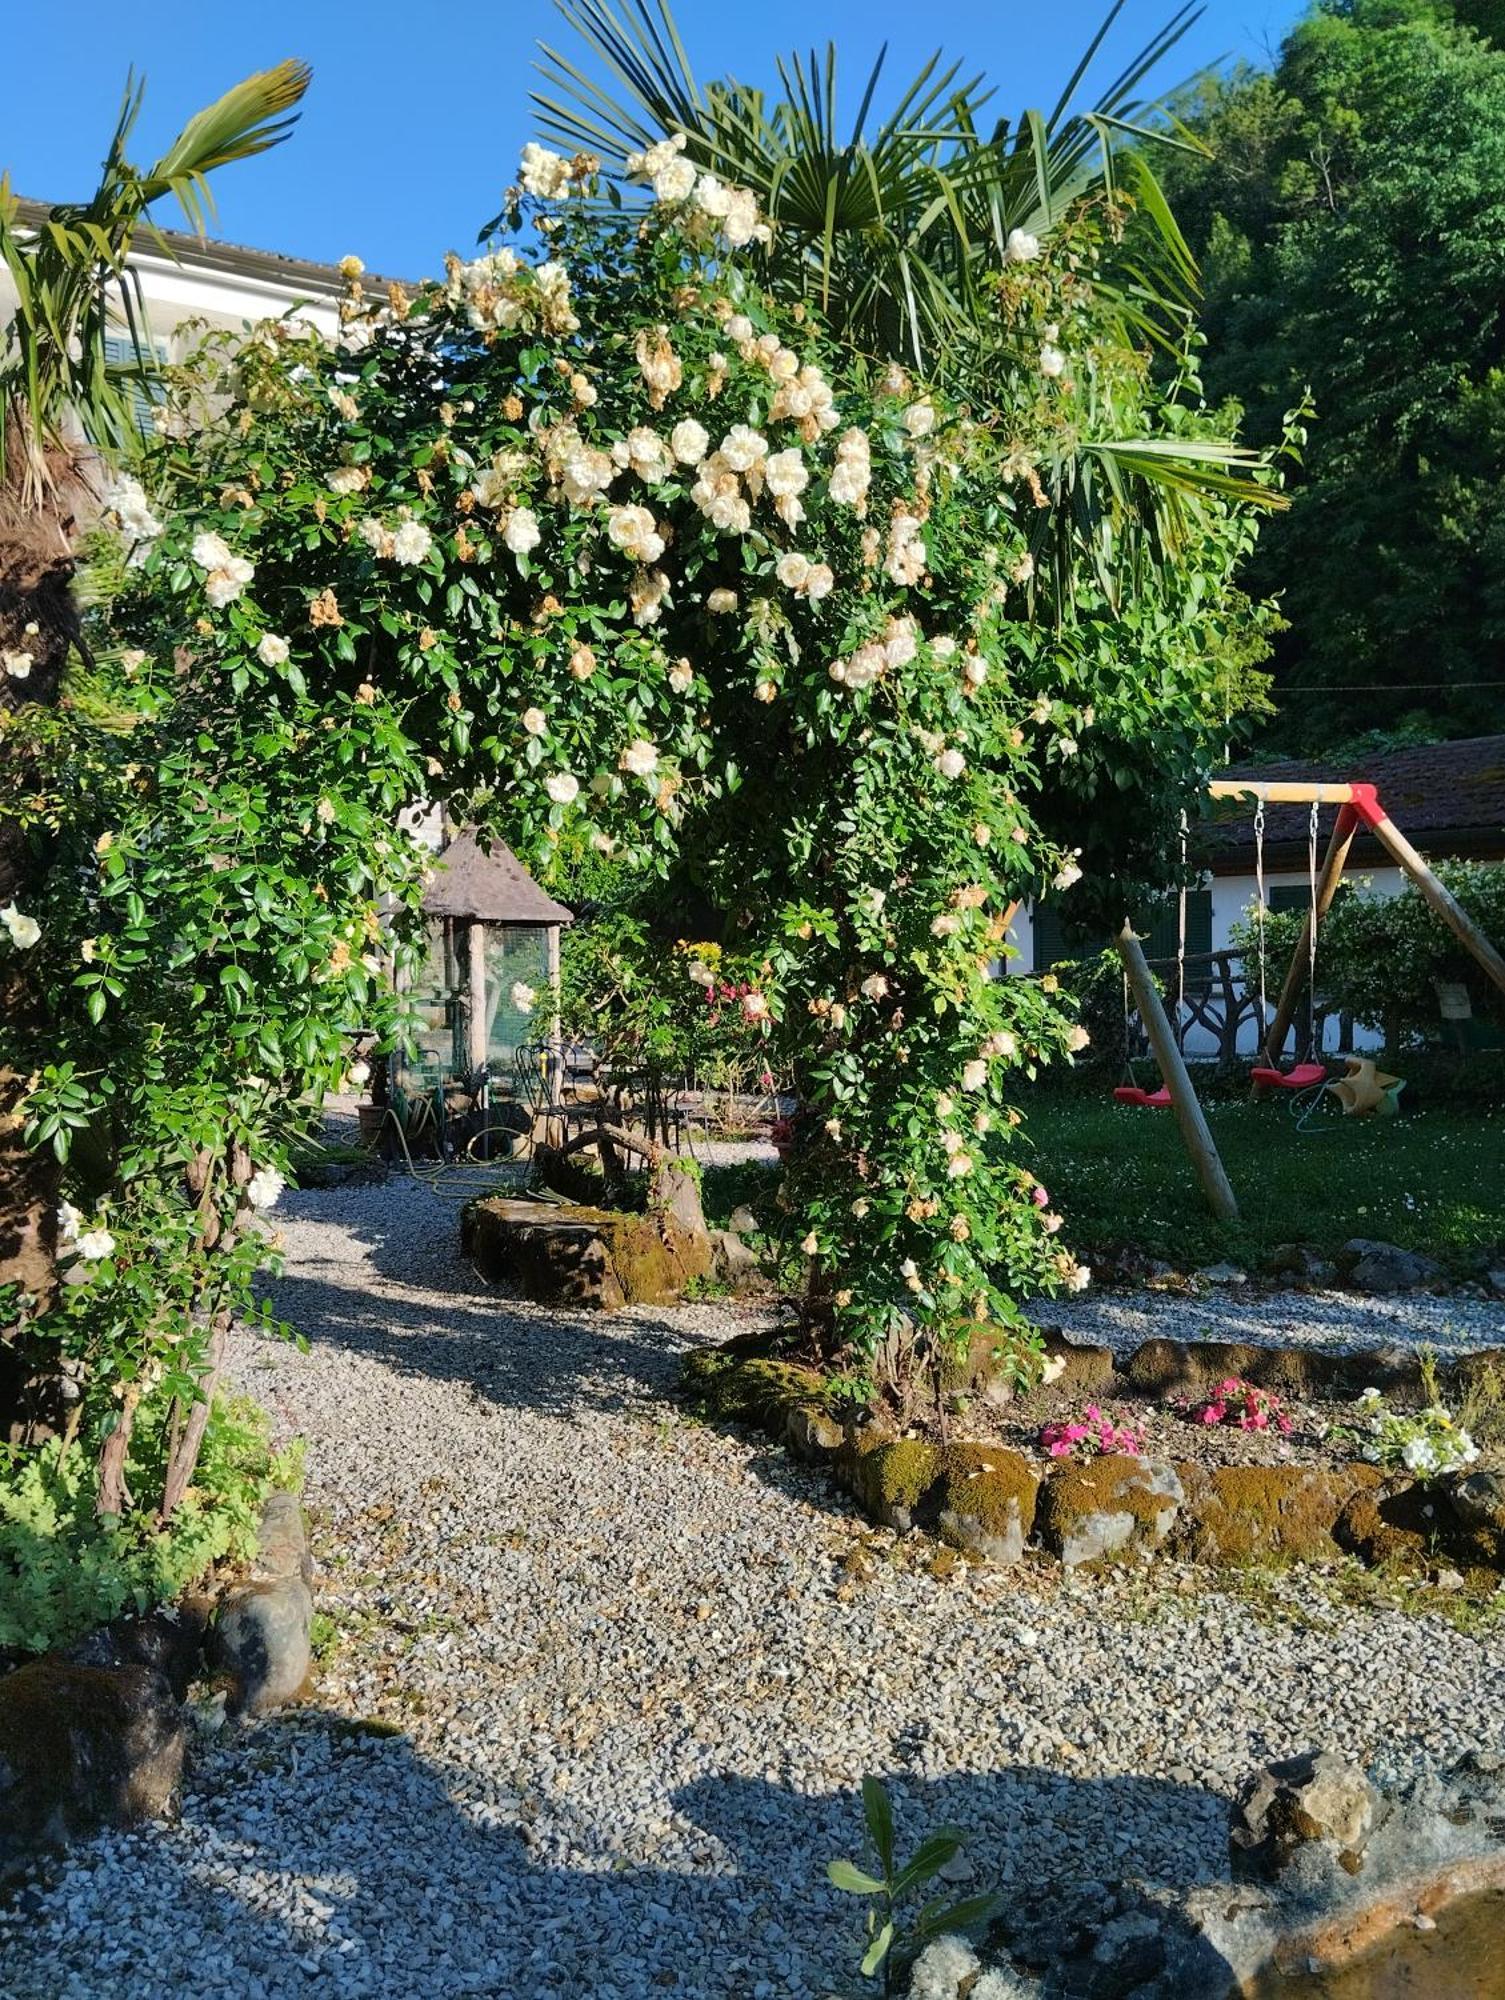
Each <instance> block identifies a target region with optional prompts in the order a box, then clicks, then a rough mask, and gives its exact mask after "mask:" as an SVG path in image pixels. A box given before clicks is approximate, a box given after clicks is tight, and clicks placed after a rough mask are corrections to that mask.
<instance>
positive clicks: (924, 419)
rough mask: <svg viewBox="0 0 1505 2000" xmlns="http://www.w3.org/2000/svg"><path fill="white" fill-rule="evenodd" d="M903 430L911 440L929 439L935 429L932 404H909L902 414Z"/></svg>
mask: <svg viewBox="0 0 1505 2000" xmlns="http://www.w3.org/2000/svg"><path fill="white" fill-rule="evenodd" d="M904 428H905V430H907V431H908V432H909V435H910V436H911V437H912V438H923V437H929V435H930V433H931V432H932V431H933V430H934V429H935V406H934V404H933V403H911V404H910V406H909V408H908V409H907V410H906V411H905V412H904Z"/></svg>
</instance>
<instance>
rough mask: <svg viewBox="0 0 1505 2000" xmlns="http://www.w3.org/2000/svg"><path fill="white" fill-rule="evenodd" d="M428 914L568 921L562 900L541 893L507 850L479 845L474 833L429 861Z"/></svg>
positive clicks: (461, 837)
mask: <svg viewBox="0 0 1505 2000" xmlns="http://www.w3.org/2000/svg"><path fill="white" fill-rule="evenodd" d="M423 909H424V914H425V916H430V917H480V918H482V919H484V921H485V922H487V923H491V924H567V923H570V922H571V921H572V918H571V916H570V912H569V911H568V910H567V909H566V908H565V907H564V905H563V903H556V902H555V901H554V899H553V897H552V896H546V895H545V894H544V892H543V890H542V889H540V888H539V886H538V884H537V883H536V882H535V881H534V880H533V877H532V876H531V875H530V874H529V873H528V871H527V869H526V868H524V866H523V864H522V863H521V862H520V861H519V860H518V858H517V856H516V855H515V854H514V853H513V852H512V850H511V848H509V847H503V845H502V844H501V842H500V841H499V840H498V841H494V842H493V843H492V845H491V848H490V851H489V852H487V851H486V850H485V849H483V848H482V846H481V844H480V842H479V841H478V840H477V838H476V836H475V834H474V833H462V834H460V835H459V837H458V838H457V839H455V840H452V841H451V842H450V844H449V846H448V847H446V848H445V850H444V852H443V853H442V854H440V855H437V856H436V857H435V860H434V875H433V880H432V881H431V882H430V883H429V885H428V887H427V888H426V889H425V890H424V892H423Z"/></svg>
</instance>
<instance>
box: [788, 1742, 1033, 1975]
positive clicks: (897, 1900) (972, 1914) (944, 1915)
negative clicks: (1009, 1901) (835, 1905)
mask: <svg viewBox="0 0 1505 2000" xmlns="http://www.w3.org/2000/svg"><path fill="white" fill-rule="evenodd" d="M862 1814H863V1818H864V1820H865V1821H866V1823H867V1836H868V1846H869V1848H870V1849H871V1855H872V1858H873V1860H874V1861H875V1863H876V1865H877V1870H878V1872H877V1873H876V1874H873V1873H870V1872H869V1871H868V1870H867V1869H865V1868H859V1867H858V1866H857V1864H856V1862H855V1861H831V1862H828V1863H827V1865H826V1875H827V1877H828V1878H829V1880H830V1882H831V1885H832V1887H833V1888H837V1889H844V1890H845V1891H846V1892H847V1893H848V1894H849V1895H853V1896H863V1897H866V1898H867V1899H868V1910H867V1945H866V1949H865V1950H864V1952H863V1955H862V1966H861V1970H862V1976H863V1978H864V1979H878V1980H880V1981H881V1987H882V1991H883V1993H884V1994H885V1995H888V1994H894V1993H897V1992H898V1991H899V1981H900V1979H901V1978H902V1977H903V1975H904V1974H905V1972H907V1970H908V1968H909V1967H910V1966H911V1965H912V1964H913V1962H914V1960H915V1958H916V1957H917V1956H918V1955H919V1953H920V1952H921V1951H923V1950H924V1948H925V1946H926V1945H927V1944H929V1943H930V1942H931V1941H932V1940H933V1939H935V1938H938V1937H942V1936H948V1935H958V1936H966V1935H970V1934H971V1933H972V1932H975V1931H977V1930H980V1929H981V1928H982V1926H983V1925H984V1924H986V1923H987V1922H988V1921H989V1920H990V1919H991V1918H992V1917H993V1916H994V1914H995V1913H996V1911H997V1908H998V1903H999V1898H998V1897H997V1895H996V1894H990V1895H985V1896H968V1897H963V1898H954V1897H948V1896H946V1895H944V1894H941V1895H938V1896H936V1895H931V1896H928V1897H926V1900H924V1901H920V1900H919V1898H920V1897H921V1896H922V1895H924V1894H925V1892H926V1891H927V1890H928V1889H929V1888H930V1886H931V1885H932V1884H933V1883H934V1882H935V1881H936V1879H937V1877H938V1876H939V1875H940V1873H941V1870H942V1869H943V1868H945V1867H946V1865H947V1864H948V1863H949V1862H951V1861H954V1860H955V1859H956V1857H957V1855H958V1854H960V1853H961V1851H962V1849H963V1848H964V1847H965V1846H966V1842H967V1837H966V1835H965V1834H964V1833H962V1832H961V1831H960V1830H959V1829H958V1828H956V1827H953V1826H943V1827H939V1828H937V1830H936V1831H935V1832H934V1833H932V1834H928V1835H927V1836H926V1838H925V1839H924V1840H922V1841H921V1842H920V1845H919V1846H918V1847H917V1848H916V1849H915V1851H914V1853H913V1854H912V1855H911V1856H910V1857H909V1859H908V1861H904V1862H901V1861H900V1860H899V1859H898V1857H897V1855H896V1853H895V1849H894V1815H893V1808H892V1806H891V1805H890V1803H889V1797H888V1793H887V1792H886V1791H885V1790H884V1789H883V1786H882V1785H881V1784H880V1783H879V1782H878V1780H877V1779H876V1778H864V1779H863V1781H862Z"/></svg>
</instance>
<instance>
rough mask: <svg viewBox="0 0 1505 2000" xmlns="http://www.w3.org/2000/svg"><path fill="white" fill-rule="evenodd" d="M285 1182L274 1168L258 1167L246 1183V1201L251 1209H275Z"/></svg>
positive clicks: (285, 1184)
mask: <svg viewBox="0 0 1505 2000" xmlns="http://www.w3.org/2000/svg"><path fill="white" fill-rule="evenodd" d="M286 1186H287V1182H286V1181H285V1180H284V1179H283V1178H282V1175H281V1174H280V1173H278V1171H277V1169H276V1168H275V1167H258V1168H257V1169H256V1171H255V1173H254V1174H252V1176H251V1178H250V1180H249V1181H247V1183H246V1200H247V1201H248V1202H250V1204H251V1206H252V1208H255V1209H263V1210H264V1209H268V1208H275V1207H276V1206H277V1203H278V1202H279V1201H280V1200H281V1198H282V1190H283V1189H284V1188H285V1187H286Z"/></svg>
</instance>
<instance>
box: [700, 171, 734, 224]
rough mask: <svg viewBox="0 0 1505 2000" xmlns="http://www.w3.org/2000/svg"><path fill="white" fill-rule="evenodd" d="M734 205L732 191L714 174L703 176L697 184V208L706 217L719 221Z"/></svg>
mask: <svg viewBox="0 0 1505 2000" xmlns="http://www.w3.org/2000/svg"><path fill="white" fill-rule="evenodd" d="M731 205H732V191H731V189H730V188H729V187H727V186H726V185H725V183H724V182H722V181H719V180H717V178H716V176H715V175H714V174H702V175H701V176H700V179H699V180H698V181H697V182H696V184H695V206H696V207H697V208H698V209H699V210H700V211H701V213H702V214H704V215H710V216H714V217H715V218H716V220H717V221H719V220H720V219H721V217H722V216H724V215H725V214H726V213H727V211H728V209H730V207H731Z"/></svg>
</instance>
